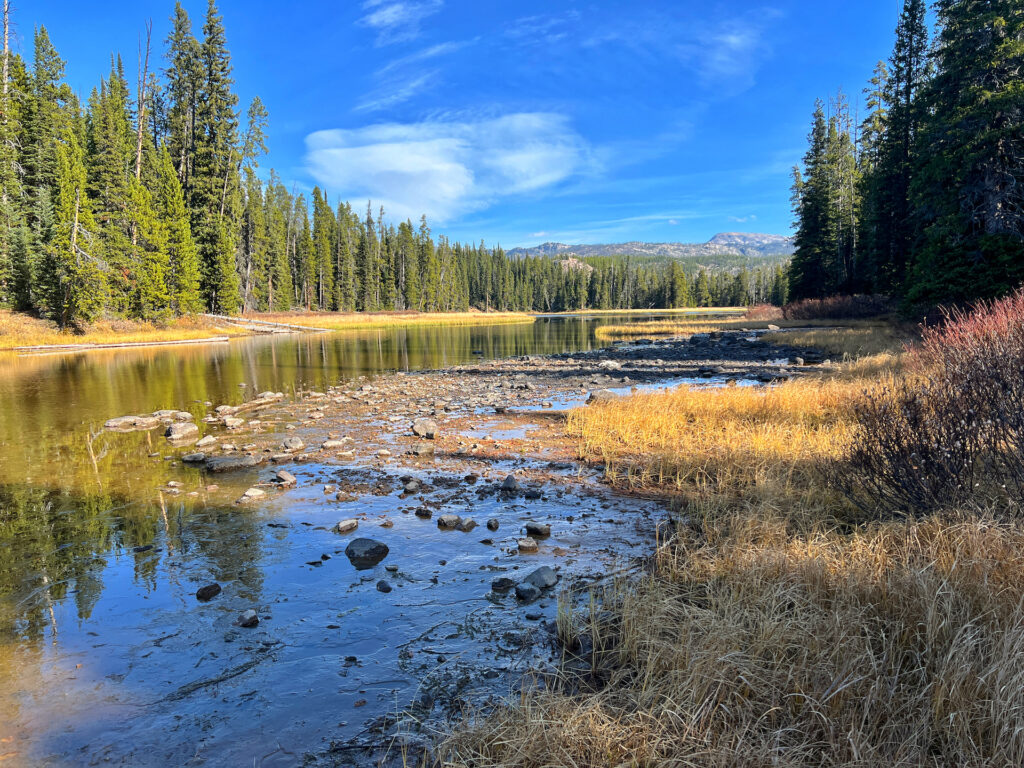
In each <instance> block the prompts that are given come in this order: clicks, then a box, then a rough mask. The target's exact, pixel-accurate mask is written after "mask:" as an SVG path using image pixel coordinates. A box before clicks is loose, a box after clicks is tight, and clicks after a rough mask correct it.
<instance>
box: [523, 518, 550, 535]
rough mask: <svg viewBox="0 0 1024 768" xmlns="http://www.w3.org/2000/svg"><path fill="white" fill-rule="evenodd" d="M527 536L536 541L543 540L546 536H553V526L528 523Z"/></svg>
mask: <svg viewBox="0 0 1024 768" xmlns="http://www.w3.org/2000/svg"><path fill="white" fill-rule="evenodd" d="M526 535H527V536H532V537H533V538H535V539H542V538H544V537H545V536H550V535H551V526H550V525H548V524H547V523H533V522H531V523H527V524H526Z"/></svg>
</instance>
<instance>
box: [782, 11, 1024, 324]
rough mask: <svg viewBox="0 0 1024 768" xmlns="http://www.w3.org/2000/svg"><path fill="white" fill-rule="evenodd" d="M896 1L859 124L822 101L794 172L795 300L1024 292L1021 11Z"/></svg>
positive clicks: (912, 300)
mask: <svg viewBox="0 0 1024 768" xmlns="http://www.w3.org/2000/svg"><path fill="white" fill-rule="evenodd" d="M926 11H927V8H926V4H925V0H905V1H904V4H903V9H902V12H901V14H900V17H899V22H898V25H897V28H896V42H895V45H894V48H893V53H892V56H891V58H890V59H889V61H888V62H879V64H878V65H877V67H876V69H875V72H874V77H873V78H872V79H871V81H870V84H869V87H868V88H867V89H866V91H865V93H866V96H867V101H866V106H867V115H866V118H865V119H864V120H863V121H861V122H858V121H857V120H856V119H855V118H854V115H853V113H852V112H851V108H850V105H849V103H848V101H847V99H846V98H845V97H844V96H843V95H842V94H840V95H839V96H838V97H837V98H835V99H834V100H832V101H831V103H830V104H829V106H828V109H827V110H826V107H825V105H824V104H822V103H821V102H820V101H819V102H818V104H817V106H816V108H815V111H814V117H813V125H812V128H811V133H810V137H809V145H810V146H809V148H808V151H807V154H806V155H805V156H804V159H803V167H802V169H801V168H796V169H794V184H793V204H794V210H795V214H796V220H797V221H796V223H797V234H796V253H795V255H794V257H793V259H792V262H791V266H790V269H789V280H790V290H791V293H792V297H793V298H796V299H800V298H806V297H820V296H828V295H833V294H837V293H886V294H890V295H895V296H899V297H902V298H903V299H904V300H905V301H906V302H907V303H908V304H911V305H935V304H938V303H941V302H947V301H953V302H959V301H965V300H970V299H974V298H979V297H991V296H997V295H1001V294H1005V293H1007V292H1008V291H1010V290H1011V289H1012V288H1013V287H1014V286H1016V285H1019V284H1020V283H1021V282H1022V281H1024V5H1022V4H1021V3H1020V0H992V1H991V2H984V3H982V2H977V1H976V0H938V2H936V4H935V12H936V17H937V23H938V25H937V33H936V36H935V38H934V40H931V41H930V40H929V34H928V28H927V25H926V19H925V16H926Z"/></svg>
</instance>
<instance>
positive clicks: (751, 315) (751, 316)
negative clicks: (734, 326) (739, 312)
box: [743, 304, 782, 322]
mask: <svg viewBox="0 0 1024 768" xmlns="http://www.w3.org/2000/svg"><path fill="white" fill-rule="evenodd" d="M743 319H744V320H760V321H762V322H764V321H768V320H781V319H782V307H776V306H775V305H774V304H755V305H754V306H752V307H751V308H750V309H748V310H747V311H746V312H744V313H743Z"/></svg>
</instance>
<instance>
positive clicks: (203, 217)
mask: <svg viewBox="0 0 1024 768" xmlns="http://www.w3.org/2000/svg"><path fill="white" fill-rule="evenodd" d="M199 62H200V65H201V68H202V81H201V86H200V94H199V110H198V116H197V129H196V136H195V160H194V171H193V176H192V188H191V195H190V198H189V200H188V203H189V208H190V210H191V213H192V235H193V237H194V239H195V242H196V250H197V252H198V253H199V263H200V267H201V271H202V284H203V294H204V298H205V300H206V304H207V306H208V307H209V308H210V310H211V311H213V312H221V313H225V314H232V313H234V312H237V311H238V310H239V309H240V303H241V302H240V293H239V278H238V271H237V270H236V268H235V246H236V238H237V233H238V217H239V207H240V206H239V200H240V195H239V184H238V163H239V162H240V161H241V157H240V154H241V152H240V148H239V147H238V115H237V114H236V111H235V110H236V107H237V105H238V97H237V96H236V95H235V94H234V93H233V92H232V90H231V86H232V83H233V81H232V79H231V57H230V54H229V53H228V50H227V41H226V38H225V34H224V23H223V19H222V18H221V16H220V14H219V13H218V12H217V6H216V4H215V3H214V0H209V3H208V5H207V11H206V20H205V23H204V24H203V42H202V43H201V45H200V46H199Z"/></svg>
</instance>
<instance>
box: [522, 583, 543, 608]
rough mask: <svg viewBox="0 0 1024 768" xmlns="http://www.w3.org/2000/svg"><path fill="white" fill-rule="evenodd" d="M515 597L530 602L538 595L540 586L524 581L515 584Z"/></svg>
mask: <svg viewBox="0 0 1024 768" xmlns="http://www.w3.org/2000/svg"><path fill="white" fill-rule="evenodd" d="M516 597H518V598H519V599H520V600H522V601H523V602H524V603H532V602H533V601H534V600H536V599H537V598H538V597H540V587H538V586H536V585H534V584H530V583H529V582H525V581H524V582H523V583H522V584H516Z"/></svg>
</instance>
